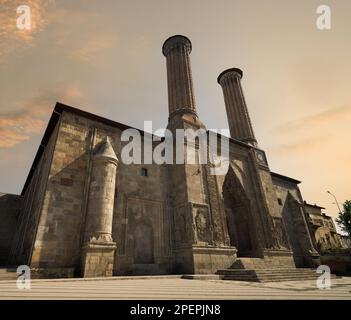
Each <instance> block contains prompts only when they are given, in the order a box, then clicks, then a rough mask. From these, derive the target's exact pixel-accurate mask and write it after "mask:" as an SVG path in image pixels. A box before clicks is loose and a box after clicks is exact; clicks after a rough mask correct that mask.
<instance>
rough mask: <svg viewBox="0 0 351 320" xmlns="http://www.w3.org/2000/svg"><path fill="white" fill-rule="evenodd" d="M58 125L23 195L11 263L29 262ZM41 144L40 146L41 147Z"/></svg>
mask: <svg viewBox="0 0 351 320" xmlns="http://www.w3.org/2000/svg"><path fill="white" fill-rule="evenodd" d="M57 132H58V125H57V126H56V128H55V129H54V130H53V133H52V135H51V137H50V138H49V141H48V143H47V145H46V147H45V150H44V151H43V153H42V156H41V159H40V160H39V162H38V164H37V166H36V168H35V171H34V172H33V175H32V178H31V181H30V183H29V184H28V186H27V188H26V190H25V193H24V196H23V205H22V208H21V212H20V215H19V218H18V222H17V228H16V233H15V236H14V241H13V246H12V250H11V254H10V260H11V263H12V264H30V263H31V257H32V251H33V245H34V241H35V237H36V233H37V228H38V223H39V219H40V216H41V211H42V206H43V199H44V195H45V194H46V187H47V181H48V175H49V172H50V168H51V162H52V156H53V151H54V148H55V143H56V136H57ZM42 147H43V146H40V148H42Z"/></svg>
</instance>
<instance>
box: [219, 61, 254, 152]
mask: <svg viewBox="0 0 351 320" xmlns="http://www.w3.org/2000/svg"><path fill="white" fill-rule="evenodd" d="M242 76H243V72H242V71H241V70H240V69H237V68H232V69H228V70H225V71H223V72H222V73H221V74H220V75H219V76H218V79H217V81H218V83H219V84H220V85H221V87H222V89H223V95H224V102H225V106H226V110H227V117H228V124H229V130H230V135H231V137H232V138H234V139H238V140H241V141H243V142H246V143H249V144H251V145H253V146H257V141H256V138H255V135H254V132H253V129H252V124H251V120H250V116H249V112H248V110H247V106H246V102H245V98H244V94H243V90H242V87H241V78H242Z"/></svg>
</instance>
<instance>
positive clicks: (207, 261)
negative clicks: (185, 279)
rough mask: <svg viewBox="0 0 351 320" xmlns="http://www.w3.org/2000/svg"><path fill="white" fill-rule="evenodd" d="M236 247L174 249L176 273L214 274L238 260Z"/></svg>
mask: <svg viewBox="0 0 351 320" xmlns="http://www.w3.org/2000/svg"><path fill="white" fill-rule="evenodd" d="M236 252H237V249H236V248H235V247H211V246H195V245H193V246H189V247H184V248H178V249H176V250H174V251H173V256H174V260H173V270H174V272H175V273H189V274H213V273H215V272H216V271H217V270H218V269H223V268H228V267H230V266H231V265H232V264H233V263H234V261H235V260H236Z"/></svg>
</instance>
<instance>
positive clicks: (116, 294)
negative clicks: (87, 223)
mask: <svg viewBox="0 0 351 320" xmlns="http://www.w3.org/2000/svg"><path fill="white" fill-rule="evenodd" d="M0 299H2V300H3V299H45V300H47V299H94V300H96V299H135V300H138V299H145V300H152V299H172V300H177V299H194V300H195V299H210V300H216V299H245V300H247V299H265V300H267V299H300V300H301V299H318V300H319V299H342V300H345V299H347V300H351V278H341V279H332V287H331V288H330V289H327V290H319V289H318V288H317V287H316V281H314V280H309V281H287V282H271V283H248V282H241V281H222V280H186V279H180V278H179V277H178V278H177V277H173V278H166V277H163V278H144V279H125V280H123V281H119V280H115V279H110V280H101V279H99V280H97V279H95V280H91V281H67V280H66V281H59V280H55V281H51V280H46V281H42V280H33V281H32V287H31V289H30V290H18V289H17V287H16V282H15V281H0Z"/></svg>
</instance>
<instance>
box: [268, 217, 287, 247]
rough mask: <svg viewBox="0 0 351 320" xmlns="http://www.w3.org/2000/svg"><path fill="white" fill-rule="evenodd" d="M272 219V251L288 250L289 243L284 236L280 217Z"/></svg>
mask: <svg viewBox="0 0 351 320" xmlns="http://www.w3.org/2000/svg"><path fill="white" fill-rule="evenodd" d="M271 219H272V228H271V229H272V239H273V244H272V246H273V249H277V250H280V249H290V245H289V241H288V238H287V236H286V231H285V227H284V222H283V219H282V218H280V217H273V218H271Z"/></svg>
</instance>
